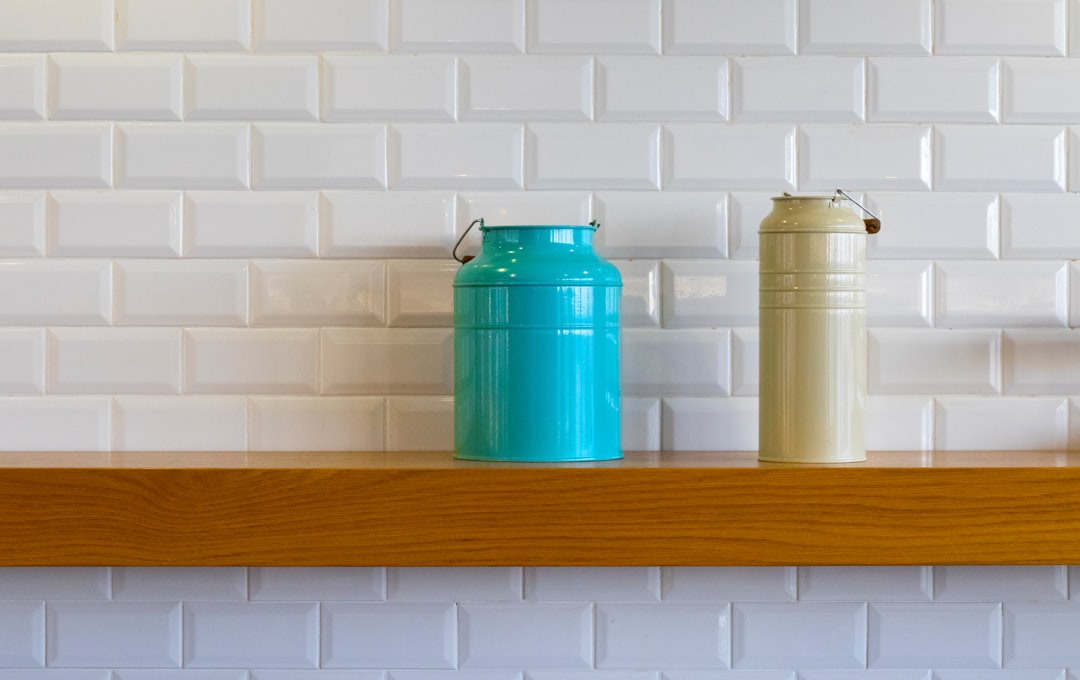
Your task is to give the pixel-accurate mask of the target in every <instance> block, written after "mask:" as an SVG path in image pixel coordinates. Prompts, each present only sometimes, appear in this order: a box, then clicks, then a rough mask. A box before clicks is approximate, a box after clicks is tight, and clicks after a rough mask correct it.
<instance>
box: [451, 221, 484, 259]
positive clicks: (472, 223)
mask: <svg viewBox="0 0 1080 680" xmlns="http://www.w3.org/2000/svg"><path fill="white" fill-rule="evenodd" d="M477 222H479V223H480V228H481V229H483V228H484V218H483V217H480V218H477V219H475V220H473V221H472V222H470V223H469V226H467V227H465V233H464V234H462V235H461V238H459V239H458V240H457V243H455V244H454V252H453V253H452V255H453V256H454V259H455V260H457V261H458V262H460V263H461V264H465V263H466V262H468V261H469V260H471V259H473V257H474V256H473V255H462V256H461V257H458V256H457V249H458V247H459V246H461V242H462V241H464V240H465V237H466V236H468V235H469V231H470V230H471V229H472V228H473V227H474V226H475V225H476V223H477Z"/></svg>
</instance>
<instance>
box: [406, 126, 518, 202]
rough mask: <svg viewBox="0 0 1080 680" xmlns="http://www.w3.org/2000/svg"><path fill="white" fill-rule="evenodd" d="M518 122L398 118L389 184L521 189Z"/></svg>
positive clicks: (424, 186) (423, 186)
mask: <svg viewBox="0 0 1080 680" xmlns="http://www.w3.org/2000/svg"><path fill="white" fill-rule="evenodd" d="M523 134H524V130H523V128H522V126H521V125H512V124H509V123H475V124H468V125H439V124H428V123H412V124H408V123H403V124H400V125H394V126H392V127H391V128H390V132H389V143H388V159H387V164H388V166H389V175H390V188H391V189H520V188H522V136H523Z"/></svg>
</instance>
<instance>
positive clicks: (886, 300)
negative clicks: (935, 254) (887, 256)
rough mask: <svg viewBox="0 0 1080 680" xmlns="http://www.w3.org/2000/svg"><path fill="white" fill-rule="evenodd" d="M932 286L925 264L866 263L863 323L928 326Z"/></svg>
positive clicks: (929, 322)
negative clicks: (864, 315) (864, 320)
mask: <svg viewBox="0 0 1080 680" xmlns="http://www.w3.org/2000/svg"><path fill="white" fill-rule="evenodd" d="M869 238H871V239H872V238H874V236H870V237H869ZM932 284H933V266H932V265H931V263H929V262H919V261H917V260H916V261H903V260H870V261H869V262H868V263H867V265H866V323H867V324H868V325H869V326H930V325H932V322H933V317H932V315H933V299H934V298H933V291H932V288H931V286H932Z"/></svg>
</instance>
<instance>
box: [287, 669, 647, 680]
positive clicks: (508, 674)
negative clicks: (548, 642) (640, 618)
mask: <svg viewBox="0 0 1080 680" xmlns="http://www.w3.org/2000/svg"><path fill="white" fill-rule="evenodd" d="M450 672H452V673H453V676H452V677H453V680H522V678H523V677H524V676H525V674H523V673H522V672H521V671H512V670H509V671H508V670H503V671H492V670H475V671H469V670H464V671H462V670H457V671H432V670H425V671H413V670H408V671H398V670H393V669H391V670H388V671H387V672H386V678H385V680H440V679H443V678H446V677H447V673H450ZM557 672H558V673H560V675H561V674H563V673H566V671H557ZM529 675H530V676H531V675H533V673H529ZM567 675H570V676H573V675H574V673H573V672H570V673H567ZM282 680H287V679H284V678H283V679H282ZM316 680H317V679H316ZM343 680H352V678H351V677H350V678H344V679H343ZM650 680H651V679H650Z"/></svg>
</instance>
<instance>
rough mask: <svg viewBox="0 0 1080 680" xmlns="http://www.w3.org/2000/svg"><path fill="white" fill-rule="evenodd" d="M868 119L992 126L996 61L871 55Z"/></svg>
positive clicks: (995, 113) (995, 110)
mask: <svg viewBox="0 0 1080 680" xmlns="http://www.w3.org/2000/svg"><path fill="white" fill-rule="evenodd" d="M866 75H867V106H868V109H869V110H868V112H867V116H868V118H869V120H871V121H873V122H894V123H900V122H913V123H914V122H935V123H937V122H954V123H996V122H998V120H999V118H1000V114H999V108H1000V107H999V104H998V101H999V99H1000V94H1001V92H1000V89H1001V88H1000V85H999V80H1000V78H999V60H998V59H996V58H994V57H932V58H912V57H872V58H870V59H869V60H867V72H866Z"/></svg>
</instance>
